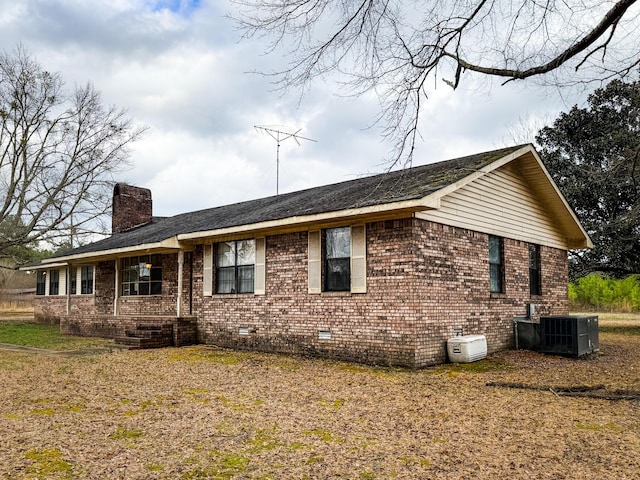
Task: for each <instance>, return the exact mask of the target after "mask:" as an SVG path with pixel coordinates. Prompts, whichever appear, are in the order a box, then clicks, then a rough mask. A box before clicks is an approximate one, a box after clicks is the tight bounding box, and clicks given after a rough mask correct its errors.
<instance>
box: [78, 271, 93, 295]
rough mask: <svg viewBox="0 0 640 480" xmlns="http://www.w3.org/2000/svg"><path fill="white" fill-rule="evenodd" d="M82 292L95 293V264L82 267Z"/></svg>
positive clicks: (83, 293)
mask: <svg viewBox="0 0 640 480" xmlns="http://www.w3.org/2000/svg"><path fill="white" fill-rule="evenodd" d="M80 293H81V294H82V295H91V294H92V293H93V265H83V266H81V267H80Z"/></svg>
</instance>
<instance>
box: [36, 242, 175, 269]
mask: <svg viewBox="0 0 640 480" xmlns="http://www.w3.org/2000/svg"><path fill="white" fill-rule="evenodd" d="M181 248H182V247H181V245H180V242H178V239H177V238H176V237H171V238H167V239H166V240H163V241H161V242H155V243H145V244H142V245H133V246H130V247H122V248H113V249H111V250H98V251H95V252H86V253H78V254H76V255H68V256H65V257H55V258H50V259H46V260H43V261H42V263H43V265H42V266H41V267H40V268H48V267H49V266H51V265H52V264H54V263H55V262H60V261H66V262H67V263H69V262H72V261H73V262H77V261H79V260H92V259H98V258H105V257H119V256H123V255H127V254H132V253H136V252H141V251H145V252H153V251H157V250H180V249H181ZM48 262H51V263H48ZM65 265H66V263H65Z"/></svg>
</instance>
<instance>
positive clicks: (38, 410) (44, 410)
mask: <svg viewBox="0 0 640 480" xmlns="http://www.w3.org/2000/svg"><path fill="white" fill-rule="evenodd" d="M29 413H30V414H31V415H54V414H55V413H56V411H55V410H54V409H53V408H36V409H34V410H31V411H30V412H29Z"/></svg>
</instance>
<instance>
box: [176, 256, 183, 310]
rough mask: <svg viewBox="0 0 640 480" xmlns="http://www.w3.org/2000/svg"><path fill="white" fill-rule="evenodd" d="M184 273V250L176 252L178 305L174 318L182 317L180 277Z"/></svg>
mask: <svg viewBox="0 0 640 480" xmlns="http://www.w3.org/2000/svg"><path fill="white" fill-rule="evenodd" d="M183 272H184V250H179V251H178V300H177V302H178V304H177V305H176V316H177V317H181V316H182V276H183Z"/></svg>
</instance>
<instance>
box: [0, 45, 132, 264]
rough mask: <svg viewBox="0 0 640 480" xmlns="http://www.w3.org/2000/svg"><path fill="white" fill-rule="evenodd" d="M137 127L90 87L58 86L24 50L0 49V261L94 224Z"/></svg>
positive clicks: (103, 209) (104, 208) (57, 76)
mask: <svg viewBox="0 0 640 480" xmlns="http://www.w3.org/2000/svg"><path fill="white" fill-rule="evenodd" d="M143 130H144V128H137V127H134V126H133V125H132V122H131V120H130V119H128V118H127V116H126V111H124V110H121V109H117V108H116V107H113V106H111V107H105V106H104V105H103V104H102V101H101V98H100V94H99V92H97V91H96V90H95V89H94V88H93V86H92V85H91V84H87V85H86V86H85V87H82V88H78V87H76V88H75V89H73V90H72V91H70V92H68V91H67V90H65V88H64V84H63V81H62V78H61V76H60V74H59V73H50V72H47V71H45V70H43V69H42V67H41V66H40V65H39V64H38V63H37V62H36V61H35V60H34V59H33V58H32V57H31V56H30V55H29V54H28V52H27V51H26V50H25V48H24V47H22V46H18V47H17V48H16V50H15V52H14V53H6V52H5V53H2V54H0V259H2V258H12V257H15V260H17V261H20V260H22V259H21V258H19V257H21V256H22V254H24V253H25V251H26V249H25V247H33V246H34V245H36V243H37V242H40V241H46V242H47V243H48V244H49V245H51V246H53V247H55V246H56V245H59V244H67V245H68V244H69V243H70V242H69V239H70V237H71V235H73V234H74V233H75V234H77V235H80V234H82V233H83V232H87V231H90V230H92V229H95V228H96V222H97V221H99V220H100V218H101V216H102V215H103V214H104V213H105V212H106V211H107V209H108V208H109V205H110V203H109V202H110V200H111V198H110V191H111V188H112V185H113V184H112V178H111V174H112V173H114V172H115V171H118V169H121V168H123V167H125V166H126V165H127V159H128V154H129V152H128V146H129V145H130V144H131V143H132V142H133V141H135V140H136V139H138V138H139V137H140V135H141V134H142V133H143Z"/></svg>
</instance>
